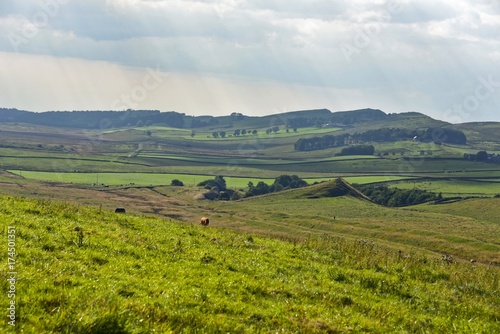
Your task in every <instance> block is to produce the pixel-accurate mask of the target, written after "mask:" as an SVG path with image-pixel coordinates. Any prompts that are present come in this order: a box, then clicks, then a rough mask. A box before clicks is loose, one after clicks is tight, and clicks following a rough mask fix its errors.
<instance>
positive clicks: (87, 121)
mask: <svg viewBox="0 0 500 334" xmlns="http://www.w3.org/2000/svg"><path fill="white" fill-rule="evenodd" d="M0 122H10V123H16V122H17V123H29V124H36V125H44V126H52V127H64V128H78V129H101V130H102V129H107V128H122V127H141V126H148V125H165V126H170V127H175V128H188V129H196V128H204V127H208V128H210V127H211V128H214V129H224V128H242V129H243V128H266V127H272V126H281V127H287V128H303V127H313V126H316V127H325V126H332V127H333V126H337V127H352V126H355V125H356V126H358V125H360V124H365V125H367V126H369V125H371V124H379V123H380V124H382V123H387V122H389V123H393V124H395V125H398V126H399V124H398V123H403V124H402V126H403V127H404V125H408V126H409V127H414V126H427V125H428V126H431V125H432V126H442V125H446V124H448V123H445V122H442V121H436V120H433V119H432V118H430V117H428V116H425V115H423V114H420V113H414V112H412V113H403V114H386V113H384V112H383V111H381V110H378V109H359V110H351V111H338V112H332V111H330V110H328V109H315V110H300V111H291V112H284V113H280V114H274V115H267V116H246V115H243V114H240V113H232V114H231V115H228V116H189V115H185V114H183V113H178V112H175V111H168V112H160V111H159V110H126V111H102V110H98V111H48V112H42V113H35V112H30V111H26V110H18V109H7V108H0Z"/></svg>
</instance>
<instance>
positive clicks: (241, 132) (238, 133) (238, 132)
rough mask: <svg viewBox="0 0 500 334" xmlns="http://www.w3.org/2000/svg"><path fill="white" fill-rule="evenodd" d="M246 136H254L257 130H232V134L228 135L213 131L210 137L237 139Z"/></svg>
mask: <svg viewBox="0 0 500 334" xmlns="http://www.w3.org/2000/svg"><path fill="white" fill-rule="evenodd" d="M247 134H252V135H256V134H257V130H246V129H243V130H240V129H236V130H234V132H233V133H232V134H228V133H227V132H226V131H214V132H212V137H214V138H219V137H220V138H225V137H226V136H228V135H229V136H231V135H232V136H235V137H238V136H244V135H247Z"/></svg>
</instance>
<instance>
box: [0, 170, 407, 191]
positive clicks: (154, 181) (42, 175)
mask: <svg viewBox="0 0 500 334" xmlns="http://www.w3.org/2000/svg"><path fill="white" fill-rule="evenodd" d="M9 172H11V173H13V174H16V175H21V176H23V177H24V178H27V179H34V180H39V181H49V182H65V183H82V184H88V185H91V184H92V185H102V184H104V185H113V186H120V185H121V186H124V185H135V186H150V185H155V186H157V185H169V184H170V183H171V182H172V180H174V179H177V180H181V181H182V182H183V183H184V184H186V185H196V184H198V183H200V182H201V181H204V180H207V179H212V178H213V175H208V174H207V175H197V174H163V173H59V172H37V171H26V170H23V171H20V170H11V171H9ZM329 179H331V178H328V177H324V178H306V179H305V180H306V181H307V182H308V183H310V184H312V183H314V182H321V181H326V180H329ZM404 179H407V177H400V176H387V175H380V176H349V177H346V180H347V181H348V182H351V183H359V184H365V183H375V182H388V181H398V180H404ZM225 180H226V182H227V185H228V187H230V188H245V187H247V185H248V182H253V183H254V184H257V183H258V182H259V181H263V182H265V183H268V184H272V183H273V182H274V179H273V178H249V177H225Z"/></svg>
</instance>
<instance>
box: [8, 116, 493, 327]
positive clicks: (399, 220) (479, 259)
mask: <svg viewBox="0 0 500 334" xmlns="http://www.w3.org/2000/svg"><path fill="white" fill-rule="evenodd" d="M353 113H354V114H353V115H356V112H353ZM307 115H310V117H311V119H312V120H313V121H311V120H310V119H308V118H307V117H308V116H307ZM328 115H329V111H327V110H316V111H310V112H293V113H289V114H286V113H285V114H283V115H276V116H269V117H263V118H256V117H255V118H254V117H242V116H237V117H233V116H224V117H219V118H210V117H201V118H200V120H197V119H194V118H189V117H186V119H187V121H186V122H187V124H194V123H196V121H199V122H200V124H205V125H203V126H199V127H196V128H189V127H186V128H181V127H175V126H172V125H169V124H167V125H165V124H163V125H161V124H148V125H142V126H139V125H136V126H132V125H127V126H123V127H111V128H103V129H99V128H96V127H95V126H94V127H92V128H88V129H87V128H78V127H77V128H65V127H62V126H57V127H54V126H50V125H47V124H44V125H36V124H27V123H17V124H14V123H12V122H5V123H0V203H1V205H0V223H1V224H2V231H4V235H5V233H6V231H7V229H8V226H14V228H15V231H16V232H15V233H16V238H17V239H16V240H17V245H18V246H17V247H18V248H17V253H18V254H17V256H18V263H19V264H18V271H19V273H20V274H19V275H20V276H19V277H20V279H19V281H18V285H17V288H18V291H19V294H18V298H19V299H18V302H19V305H21V309H20V310H21V311H20V313H19V314H20V317H19V319H18V320H19V324H20V326H21V327H20V328H21V329H22V330H23V331H24V332H26V333H38V332H90V333H99V332H109V331H110V329H111V328H114V329H118V332H120V333H142V332H152V331H156V332H166V333H168V332H225V331H232V332H242V333H243V332H248V333H250V332H277V331H284V332H311V333H314V332H318V333H320V332H321V333H322V332H334V333H335V332H374V333H387V332H398V333H399V332H447V331H448V330H449V329H450V328H455V331H457V332H470V333H489V332H498V331H499V319H498V314H499V313H500V310H499V309H498V305H500V303H499V300H498V296H499V293H498V276H499V268H500V267H499V265H500V256H499V254H500V240H499V237H498V236H499V235H500V225H499V224H498V219H497V217H498V216H499V215H500V212H499V208H500V199H499V198H493V197H494V196H495V195H497V194H498V193H500V187H499V185H500V183H499V180H500V165H499V164H497V163H493V162H489V161H469V160H465V159H464V157H463V155H464V153H467V154H471V153H472V154H475V153H477V152H478V151H479V150H487V151H488V153H498V152H499V147H500V139H497V137H496V135H495V129H500V127H499V126H498V124H463V125H450V124H446V123H444V122H441V121H436V120H432V119H431V118H429V117H426V116H424V115H421V114H418V113H408V114H402V115H386V116H383V117H384V118H383V119H374V120H364V119H362V120H359V121H355V122H354V123H349V124H348V125H346V124H342V122H339V124H336V125H339V126H331V125H328V126H326V125H325V126H322V125H321V124H319V125H318V126H312V125H311V124H314V123H318V122H319V121H318V120H320V119H322V117H323V118H324V117H329V116H328ZM343 115H344V116H342V117H347V118H346V119H348V120H349V121H351V120H353V119H355V118H356V117H354V116H352V117H351V116H350V114H349V113H344V114H343ZM361 115H364V114H363V113H361ZM306 116H307V117H306ZM176 117H177V116H176ZM296 117H301V118H300V119H301V120H304V122H305V123H307V126H304V127H299V128H298V129H297V131H294V129H293V127H290V126H288V125H287V126H288V127H286V128H285V126H284V124H285V123H286V122H288V121H290V120H291V121H294V120H296ZM363 117H364V116H363ZM377 117H382V116H380V115H379V116H377ZM279 122H282V123H279ZM142 123H145V124H146V123H148V122H146V121H144V122H142ZM149 123H152V122H149ZM292 123H293V122H292ZM88 124H98V122H97V123H95V122H94V123H92V122H90V121H89V123H88ZM287 124H288V123H287ZM76 125H77V123H74V124H73V126H76ZM278 125H279V129H275V130H276V131H271V130H272V129H273V127H275V126H278ZM388 126H391V127H398V128H404V129H422V128H425V127H431V126H443V127H447V128H453V129H463V131H464V133H467V134H468V136H470V140H468V142H467V144H456V143H441V142H437V141H426V142H424V141H422V142H419V141H416V140H414V139H411V138H410V139H403V140H397V141H386V142H376V141H375V142H373V143H362V144H373V146H374V149H375V154H373V155H353V156H342V155H339V153H340V152H341V150H342V149H343V148H344V146H341V147H329V148H326V149H321V150H311V151H298V150H295V148H294V143H295V142H296V141H297V140H298V139H300V138H311V137H320V136H324V135H332V136H334V135H338V134H344V133H355V132H363V131H368V130H374V129H379V128H385V127H388ZM241 129H246V130H253V129H255V130H257V134H250V133H249V132H248V131H246V132H245V133H244V134H243V133H241V132H240V133H239V134H236V130H241ZM286 129H288V130H289V131H288V132H287V131H286ZM482 129H484V130H485V133H486V135H484V136H483V135H482V134H481V131H482ZM221 131H223V132H225V133H226V136H225V138H221V137H218V138H216V137H214V135H213V133H214V132H217V133H218V134H219V135H220V132H221ZM266 131H267V133H266ZM229 134H231V136H229ZM353 144H358V143H353ZM284 174H287V175H298V176H299V177H301V178H303V179H305V180H306V181H307V182H308V183H309V184H311V185H312V184H314V183H318V184H315V185H312V186H309V187H305V188H300V189H283V190H282V191H279V192H274V193H269V194H266V195H262V196H255V197H250V198H244V199H239V200H231V201H223V200H215V201H209V200H205V199H204V198H205V197H204V194H205V193H206V192H207V191H214V189H210V187H208V189H204V188H203V187H198V186H197V184H198V183H199V182H201V181H204V180H207V179H213V178H214V176H223V177H224V179H225V181H226V183H227V189H231V190H237V191H238V192H240V193H245V192H246V191H247V190H248V189H249V186H248V184H249V182H252V183H253V184H257V183H259V182H261V181H262V182H265V183H267V184H268V185H271V184H272V183H273V182H274V180H275V178H277V177H279V176H281V175H284ZM339 178H341V179H339ZM174 179H177V180H180V181H182V182H183V183H184V186H172V185H171V182H172V180H174ZM323 181H327V182H323ZM354 183H356V184H371V185H374V186H377V185H384V186H389V187H397V188H400V189H409V190H411V189H420V190H427V191H433V192H436V193H441V194H442V196H443V197H444V198H445V199H446V198H447V197H454V199H453V201H455V202H453V203H448V202H447V201H446V200H445V201H443V203H446V204H433V203H425V204H420V205H414V206H408V207H403V208H391V207H384V206H381V205H377V204H375V203H374V202H372V201H371V200H370V199H369V198H367V197H366V196H365V195H363V194H361V193H359V192H358V191H357V190H355V189H354V188H353V187H351V185H350V184H354ZM470 196H473V197H482V198H472V199H465V197H470ZM450 201H451V200H450ZM117 207H124V208H126V212H127V213H126V214H125V215H117V214H115V213H114V212H113V211H114V209H115V208H117ZM202 216H206V217H209V218H210V221H211V223H210V226H209V227H205V228H203V227H201V226H198V224H197V223H199V219H200V217H202ZM80 232H82V233H80ZM111 259H112V260H111ZM145 281H147V284H144V282H145ZM3 289H4V290H5V289H7V283H6V280H4V282H3ZM0 326H4V327H0V328H1V329H2V330H3V329H5V328H7V327H5V326H6V324H5V323H2V324H0Z"/></svg>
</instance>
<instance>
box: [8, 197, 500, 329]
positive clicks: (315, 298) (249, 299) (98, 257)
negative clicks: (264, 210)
mask: <svg viewBox="0 0 500 334" xmlns="http://www.w3.org/2000/svg"><path fill="white" fill-rule="evenodd" d="M253 207H254V208H255V206H253ZM0 224H1V227H2V231H3V233H4V237H5V240H7V239H6V236H7V235H13V236H15V237H14V238H11V239H9V240H11V241H13V243H12V244H11V245H10V246H12V247H13V248H15V252H14V251H13V254H12V257H14V258H15V259H16V264H15V267H14V268H13V269H15V270H16V272H17V275H16V277H15V278H16V280H15V311H13V312H14V314H15V316H16V318H15V321H16V322H15V324H16V329H17V330H19V331H21V332H24V333H49V332H71V333H150V332H157V333H178V332H203V333H213V332H238V333H256V332H300V333H325V332H332V333H341V332H371V333H401V332H408V333H417V332H422V333H425V332H433V333H445V332H449V330H450V328H453V329H454V331H455V332H460V333H496V332H498V331H500V319H499V316H498V315H499V314H500V308H499V305H500V299H499V296H500V294H499V290H498V289H499V285H498V282H499V280H498V278H499V274H500V272H499V269H498V267H491V266H482V265H479V264H477V265H476V264H470V263H446V262H443V261H441V260H440V258H439V257H438V256H437V255H432V254H425V253H419V252H414V251H406V250H404V251H403V252H401V251H400V252H398V251H396V250H395V249H391V248H387V247H384V246H382V245H379V244H377V243H374V242H371V241H368V240H364V239H355V240H352V241H351V240H349V239H344V238H341V237H335V236H330V237H306V238H305V239H304V240H303V241H294V242H291V241H280V240H278V239H271V238H266V237H259V236H257V235H255V234H248V233H242V232H240V233H233V232H229V231H224V230H221V229H214V228H211V227H209V228H203V227H201V226H193V225H192V224H179V223H174V222H171V221H167V220H160V219H157V218H146V217H140V216H133V215H117V214H114V213H111V212H107V211H102V210H99V208H85V207H82V206H72V205H69V204H62V203H54V202H49V201H46V200H40V199H39V200H36V199H33V200H27V199H20V198H12V197H4V196H2V197H0ZM214 224H217V223H214ZM6 265H7V262H6V261H5V262H4V264H3V265H2V266H3V268H4V269H6ZM11 269H12V268H11ZM8 278H11V276H8ZM1 285H2V290H3V291H8V290H9V289H10V291H12V282H10V281H8V280H7V279H4V280H2V284H1ZM9 300H12V299H8V298H7V294H6V295H5V298H3V299H2V305H3V306H2V309H4V311H5V314H7V312H8V310H7V308H8V305H7V304H8V303H9ZM9 312H10V311H9ZM7 321H8V319H7V317H4V320H3V321H2V322H1V323H0V329H1V330H2V331H3V332H6V331H10V330H11V329H12V328H11V327H10V325H9V324H8V322H7Z"/></svg>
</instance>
